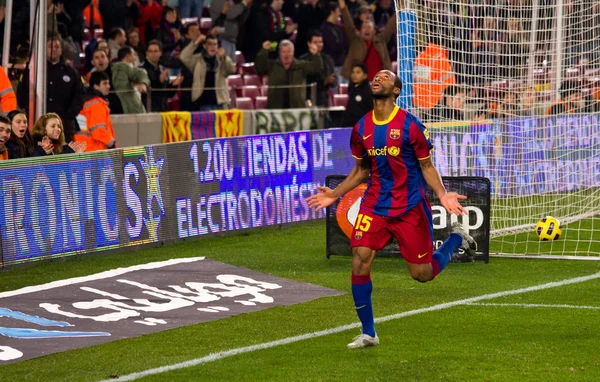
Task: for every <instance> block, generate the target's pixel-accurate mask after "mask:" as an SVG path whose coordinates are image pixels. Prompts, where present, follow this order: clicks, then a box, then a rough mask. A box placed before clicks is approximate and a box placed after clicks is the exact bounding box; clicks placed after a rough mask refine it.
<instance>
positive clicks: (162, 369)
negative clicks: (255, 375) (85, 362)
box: [101, 272, 600, 382]
mask: <svg viewBox="0 0 600 382" xmlns="http://www.w3.org/2000/svg"><path fill="white" fill-rule="evenodd" d="M597 278H600V272H598V273H594V274H591V275H588V276H581V277H575V278H572V279H566V280H562V281H555V282H550V283H546V284H540V285H534V286H531V287H527V288H520V289H513V290H508V291H504V292H497V293H488V294H484V295H481V296H476V297H471V298H465V299H463V300H457V301H452V302H446V303H443V304H438V305H433V306H430V307H427V308H420V309H415V310H409V311H407V312H402V313H397V314H392V315H389V316H385V317H380V318H376V319H375V322H385V321H390V320H397V319H399V318H403V317H408V316H414V315H416V314H421V313H427V312H433V311H436V310H442V309H448V308H452V307H454V306H458V305H468V304H472V303H475V302H478V301H482V300H491V299H494V298H498V297H506V296H512V295H515V294H521V293H527V292H535V291H539V290H543V289H550V288H557V287H561V286H565V285H570V284H577V283H582V282H585V281H589V280H594V279H597ZM360 326H361V324H360V323H359V322H357V323H354V324H349V325H343V326H338V327H335V328H331V329H326V330H320V331H318V332H312V333H307V334H302V335H299V336H294V337H288V338H282V339H280V340H276V341H270V342H264V343H262V344H257V345H252V346H245V347H241V348H236V349H230V350H225V351H222V352H218V353H211V354H209V355H207V356H204V357H200V358H196V359H191V360H189V361H184V362H179V363H175V364H172V365H167V366H161V367H157V368H153V369H148V370H144V371H140V372H137V373H131V374H127V375H123V376H120V377H118V378H111V379H107V380H103V381H101V382H112V381H134V380H136V379H140V378H144V377H147V376H149V375H155V374H162V373H166V372H168V371H171V370H178V369H185V368H188V367H192V366H198V365H202V364H206V363H209V362H213V361H218V360H221V359H223V358H227V357H231V356H234V355H237V354H242V353H250V352H253V351H255V350H263V349H269V348H272V347H275V346H281V345H287V344H291V343H294V342H298V341H303V340H307V339H310V338H317V337H323V336H327V335H330V334H335V333H340V332H344V331H346V330H350V329H356V328H360Z"/></svg>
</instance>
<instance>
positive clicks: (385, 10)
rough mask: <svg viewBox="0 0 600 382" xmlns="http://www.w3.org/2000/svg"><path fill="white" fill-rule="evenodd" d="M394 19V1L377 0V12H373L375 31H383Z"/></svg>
mask: <svg viewBox="0 0 600 382" xmlns="http://www.w3.org/2000/svg"><path fill="white" fill-rule="evenodd" d="M392 17H396V7H395V6H394V3H393V2H392V0H377V5H376V6H375V11H373V22H374V23H375V29H377V30H381V29H383V28H385V26H386V25H387V23H388V21H390V18H392Z"/></svg>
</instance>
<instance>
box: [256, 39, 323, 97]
mask: <svg viewBox="0 0 600 382" xmlns="http://www.w3.org/2000/svg"><path fill="white" fill-rule="evenodd" d="M271 47H272V45H271V41H265V42H264V43H263V46H262V49H261V51H260V52H259V53H258V55H257V56H256V60H255V61H254V66H255V68H256V72H257V73H258V74H259V75H268V76H269V90H268V93H267V109H290V108H292V109H297V108H304V107H306V106H307V105H306V76H307V75H308V74H316V73H319V72H321V71H322V70H323V59H322V58H321V54H319V52H318V48H317V46H316V44H313V43H309V44H308V50H309V52H310V54H311V56H310V61H303V60H295V59H294V44H293V43H292V42H291V41H290V40H283V41H281V42H280V43H279V59H277V60H269V58H268V54H269V49H271Z"/></svg>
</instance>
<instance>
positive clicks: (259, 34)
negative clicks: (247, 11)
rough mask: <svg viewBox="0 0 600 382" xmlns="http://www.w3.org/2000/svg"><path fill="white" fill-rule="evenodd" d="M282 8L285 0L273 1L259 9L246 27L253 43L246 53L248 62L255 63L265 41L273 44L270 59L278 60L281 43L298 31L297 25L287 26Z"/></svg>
mask: <svg viewBox="0 0 600 382" xmlns="http://www.w3.org/2000/svg"><path fill="white" fill-rule="evenodd" d="M282 7H283V0H271V1H270V2H268V4H265V5H264V6H263V7H259V8H257V11H256V16H255V17H254V18H253V19H252V22H250V23H248V25H247V26H246V30H247V31H252V33H248V34H247V35H248V37H249V38H250V39H251V42H250V43H249V45H250V46H249V47H248V48H247V49H246V52H245V53H244V56H245V57H246V60H248V61H254V58H255V57H256V54H257V53H258V52H259V51H260V49H261V46H262V44H263V42H264V41H270V42H271V45H272V47H271V50H270V52H272V53H273V54H272V55H271V56H270V58H276V57H277V54H276V52H277V45H278V44H279V42H280V41H281V40H284V39H287V38H289V36H290V35H291V34H292V33H293V32H294V31H295V30H296V29H298V24H296V23H290V24H286V21H285V16H284V14H283V13H282V12H281V8H282Z"/></svg>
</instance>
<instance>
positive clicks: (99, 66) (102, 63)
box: [85, 48, 123, 114]
mask: <svg viewBox="0 0 600 382" xmlns="http://www.w3.org/2000/svg"><path fill="white" fill-rule="evenodd" d="M92 57H93V58H92V64H93V65H94V66H93V67H92V70H91V71H90V72H89V73H88V74H87V75H86V77H85V79H86V82H87V83H89V81H90V76H91V75H92V73H94V72H106V74H107V75H108V78H109V79H110V81H111V83H110V88H111V89H114V86H113V84H112V69H111V64H110V62H109V61H108V55H107V54H106V50H105V49H100V48H98V49H96V50H95V51H94V54H93V56H92ZM108 100H109V103H110V111H111V113H112V114H123V106H121V100H120V99H119V97H118V95H117V94H115V93H110V94H109V95H108Z"/></svg>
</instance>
